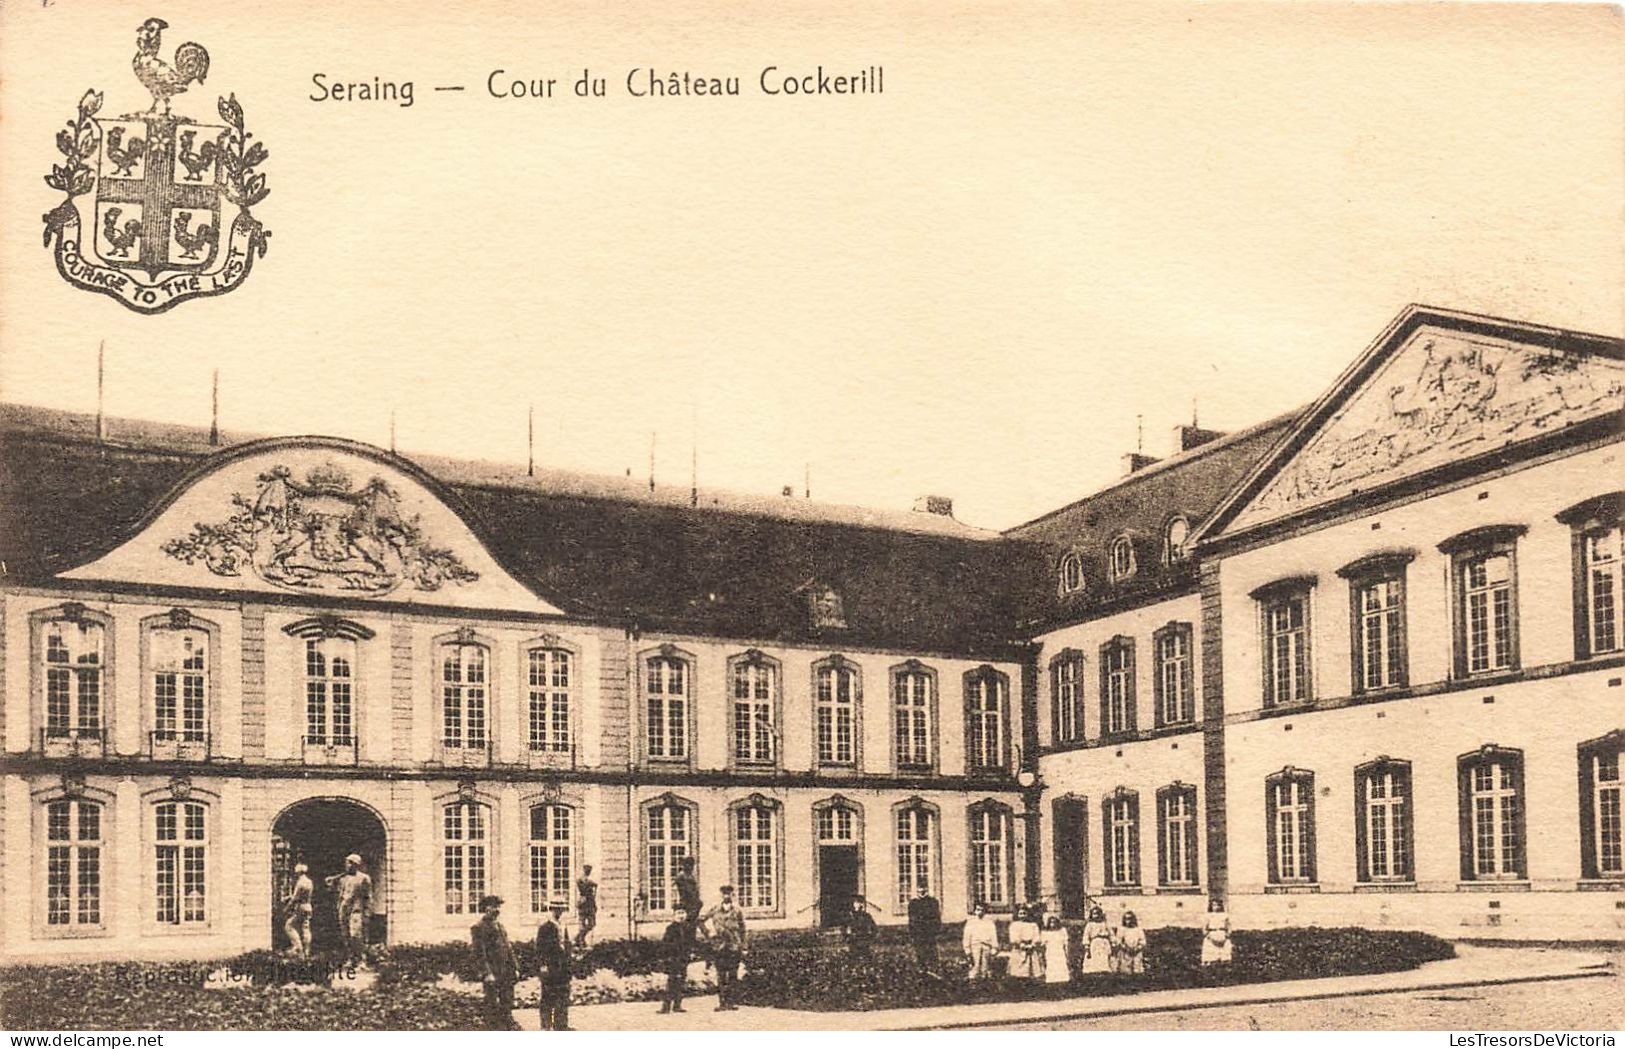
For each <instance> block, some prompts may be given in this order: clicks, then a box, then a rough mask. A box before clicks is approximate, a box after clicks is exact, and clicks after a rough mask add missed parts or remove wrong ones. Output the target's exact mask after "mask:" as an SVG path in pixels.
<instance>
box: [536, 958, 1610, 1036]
mask: <svg viewBox="0 0 1625 1049" xmlns="http://www.w3.org/2000/svg"><path fill="white" fill-rule="evenodd" d="M1622 963H1625V954H1622V952H1621V950H1619V949H1602V948H1591V949H1580V948H1570V947H1523V946H1519V947H1483V946H1472V945H1465V944H1464V945H1460V946H1459V947H1458V957H1456V958H1452V959H1449V960H1447V961H1439V962H1429V963H1428V964H1426V965H1423V966H1422V967H1421V968H1419V969H1415V970H1412V971H1409V972H1398V973H1380V974H1375V975H1370V976H1350V977H1337V978H1332V979H1324V980H1292V981H1283V982H1279V983H1272V984H1249V985H1241V986H1233V987H1215V988H1203V989H1188V990H1173V991H1150V992H1146V993H1143V994H1136V995H1124V996H1114V997H1093V998H1075V999H1066V1000H1062V1001H1042V1002H1007V1003H994V1004H978V1005H961V1006H946V1007H938V1008H931V1009H894V1010H874V1011H869V1012H854V1013H830V1012H802V1011H795V1010H788V1009H766V1008H754V1007H749V1006H747V1007H742V1008H740V1009H738V1010H737V1011H734V1012H727V1013H718V1012H716V1011H715V1010H716V998H715V996H707V997H703V998H691V999H689V1000H688V1002H687V1003H686V1009H687V1011H686V1012H684V1013H683V1014H682V1015H672V1016H662V1015H660V1014H659V1012H658V1009H659V1006H658V1005H656V1004H654V1003H650V1002H636V1003H618V1004H613V1005H592V1006H578V1007H575V1008H573V1009H571V1012H570V1021H571V1025H572V1026H573V1027H575V1028H576V1029H578V1030H587V1031H590V1030H599V1031H603V1030H637V1031H648V1030H695V1031H705V1030H711V1031H720V1030H825V1031H830V1030H909V1029H922V1028H964V1027H1001V1028H1011V1029H1029V1030H1085V1029H1101V1030H1243V1031H1244V1030H1249V1029H1251V1030H1317V1029H1319V1030H1360V1029H1373V1030H1446V1029H1448V1030H1462V1031H1474V1030H1506V1029H1521V1030H1530V1029H1534V1030H1597V1029H1607V1030H1616V1029H1620V1028H1621V1027H1625V975H1622V968H1625V966H1622ZM515 1016H516V1018H517V1019H518V1020H519V1022H520V1024H521V1025H522V1026H524V1027H525V1028H527V1029H530V1030H534V1029H536V1027H537V1014H536V1011H535V1010H534V1009H521V1010H517V1011H516V1012H515Z"/></svg>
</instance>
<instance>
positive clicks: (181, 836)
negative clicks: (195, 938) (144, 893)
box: [153, 801, 209, 925]
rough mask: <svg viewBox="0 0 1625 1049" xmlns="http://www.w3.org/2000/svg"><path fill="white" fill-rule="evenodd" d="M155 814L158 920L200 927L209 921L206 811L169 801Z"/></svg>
mask: <svg viewBox="0 0 1625 1049" xmlns="http://www.w3.org/2000/svg"><path fill="white" fill-rule="evenodd" d="M153 814H154V822H155V833H154V837H153V841H154V857H153V863H154V877H153V886H154V888H155V889H156V891H157V908H156V913H155V917H156V920H157V921H158V923H159V924H161V925H201V924H202V923H203V922H205V921H207V920H208V907H207V902H208V900H207V895H206V892H207V888H208V886H207V875H208V848H209V838H208V830H207V823H206V820H205V815H206V810H205V808H204V806H203V805H202V804H201V803H200V802H195V801H166V802H163V803H162V804H160V805H157V806H155V807H154V810H153Z"/></svg>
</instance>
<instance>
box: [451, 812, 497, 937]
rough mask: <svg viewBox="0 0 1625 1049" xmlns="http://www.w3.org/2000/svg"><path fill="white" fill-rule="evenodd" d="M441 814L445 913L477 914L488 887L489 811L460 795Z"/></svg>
mask: <svg viewBox="0 0 1625 1049" xmlns="http://www.w3.org/2000/svg"><path fill="white" fill-rule="evenodd" d="M440 815H441V821H440V846H441V870H442V872H443V874H444V885H445V904H446V913H447V914H478V913H479V909H480V897H481V896H484V895H485V894H486V892H487V891H488V890H487V888H486V885H487V877H488V875H487V872H488V871H489V870H490V865H489V864H488V863H487V859H488V854H487V849H488V848H489V847H490V822H491V821H490V812H489V810H488V809H487V808H486V806H484V805H482V804H480V803H479V802H477V801H469V800H466V799H459V800H457V801H454V802H452V803H451V804H449V805H446V806H445V807H444V808H442V809H441V812H440Z"/></svg>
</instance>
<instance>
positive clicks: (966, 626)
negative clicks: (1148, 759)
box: [0, 406, 1045, 654]
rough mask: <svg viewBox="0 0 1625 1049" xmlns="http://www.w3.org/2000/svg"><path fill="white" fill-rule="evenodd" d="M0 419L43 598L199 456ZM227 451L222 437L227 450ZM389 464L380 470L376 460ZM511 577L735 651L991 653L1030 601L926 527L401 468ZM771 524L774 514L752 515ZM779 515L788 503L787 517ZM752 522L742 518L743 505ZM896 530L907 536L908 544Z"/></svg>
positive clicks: (1025, 583)
mask: <svg viewBox="0 0 1625 1049" xmlns="http://www.w3.org/2000/svg"><path fill="white" fill-rule="evenodd" d="M108 434H109V439H108V440H107V441H105V442H103V441H98V440H97V439H96V436H95V427H94V422H93V420H91V419H90V418H89V417H87V416H83V415H74V414H70V413H64V412H54V411H49V410H45V409H37V408H20V407H13V406H0V561H3V562H4V563H5V576H4V577H3V578H4V579H7V580H11V581H16V582H27V581H42V580H44V579H47V578H49V577H50V576H52V575H54V574H55V573H57V572H61V571H63V570H66V569H68V568H72V567H75V566H77V565H80V564H84V563H86V562H87V561H90V560H93V559H94V558H96V557H98V556H100V555H102V554H103V553H106V552H107V551H109V550H111V549H112V548H113V547H114V546H116V545H117V544H118V543H120V542H122V541H123V540H124V539H126V538H128V537H129V536H130V535H131V534H132V532H133V530H134V528H135V527H136V525H137V524H138V522H140V520H141V519H142V517H143V515H145V514H146V513H147V512H148V511H149V510H150V509H151V508H152V507H154V506H155V505H156V504H157V503H158V502H159V501H160V500H162V499H163V498H164V496H165V495H167V494H168V493H169V492H170V490H171V489H172V488H173V486H175V485H176V484H177V483H178V482H179V481H180V480H181V479H182V478H184V477H185V476H186V475H187V474H188V473H189V472H191V471H192V470H194V469H197V468H198V467H199V466H200V465H203V462H204V460H205V459H206V458H207V457H208V456H209V455H211V454H218V453H220V452H222V451H223V449H222V448H211V446H210V445H209V444H208V441H207V435H206V433H205V432H204V431H201V430H195V429H191V428H183V427H171V426H166V425H162V424H143V423H136V422H131V421H126V420H112V421H110V422H109V424H108ZM232 443H240V441H239V438H238V437H237V435H230V434H227V435H223V441H222V444H223V445H224V446H229V445H230V444H232ZM379 454H381V455H382V454H385V453H379ZM397 461H399V462H401V463H402V465H403V466H410V467H413V468H415V469H418V470H421V471H422V472H423V473H425V474H427V475H428V477H430V478H432V479H433V480H434V481H436V482H438V484H439V487H440V489H441V491H442V493H443V494H445V495H446V496H447V497H448V502H450V503H451V504H452V506H453V508H454V509H457V510H458V511H460V512H462V513H463V514H464V515H465V516H466V517H467V518H468V520H469V522H470V524H471V525H472V526H473V527H474V529H475V531H476V533H477V534H480V535H481V536H483V537H484V538H487V539H488V540H489V541H490V542H491V545H492V549H493V553H494V555H495V556H496V557H497V559H498V560H499V561H500V562H501V563H502V564H503V566H504V567H505V568H507V569H508V570H509V571H510V572H512V573H513V574H514V575H515V577H516V578H518V579H520V580H521V581H522V582H524V583H526V584H527V585H529V586H531V587H532V588H533V589H535V590H536V592H537V593H538V594H540V595H542V596H544V597H545V598H546V599H548V600H550V601H552V602H554V603H556V604H558V605H559V606H561V607H563V608H564V609H565V610H566V611H567V612H570V613H572V614H576V615H580V616H586V617H593V618H599V619H607V620H611V621H621V620H623V619H629V620H632V621H635V622H637V623H638V624H640V625H641V626H643V627H644V628H645V629H651V628H660V629H667V630H674V631H676V630H683V631H692V632H696V633H704V634H715V635H725V636H733V637H741V638H751V639H761V640H784V641H793V640H799V641H813V640H817V641H819V642H820V643H826V644H828V645H829V646H830V647H831V648H837V647H841V646H843V645H873V646H878V647H891V648H903V649H908V650H915V651H940V652H964V653H989V654H996V653H998V652H1000V651H1001V650H1002V649H1003V646H1004V645H1005V644H1006V643H1007V642H1009V641H1011V640H1013V639H1014V638H1015V636H1016V633H1017V630H1018V627H1017V624H1018V622H1019V621H1020V620H1021V619H1022V618H1024V615H1023V611H1022V604H1023V600H1024V595H1026V594H1030V593H1032V592H1033V589H1034V588H1035V587H1042V586H1043V585H1045V584H1044V583H1043V579H1044V573H1045V569H1044V567H1043V559H1042V557H1041V556H1038V555H1037V551H1036V548H1035V547H1032V546H1031V545H1030V544H1027V543H1023V542H1020V541H1016V540H1011V539H1006V538H1000V537H998V536H997V535H996V534H992V533H982V532H978V531H977V530H974V529H969V528H966V527H965V526H962V525H957V524H956V523H954V522H951V521H949V520H947V519H938V520H929V518H931V517H934V516H936V515H925V514H921V515H918V520H917V521H916V518H913V517H908V518H903V519H902V520H901V521H896V522H893V523H891V524H888V525H885V526H882V525H877V524H874V523H870V522H871V521H873V520H886V519H887V518H888V516H889V517H891V518H896V517H898V516H899V515H885V514H878V515H869V514H865V513H861V512H858V511H855V510H854V509H853V508H842V507H832V508H826V510H825V511H824V512H823V516H820V511H818V510H815V509H812V508H811V507H809V505H808V504H806V503H799V504H797V505H795V506H794V507H791V506H789V505H786V506H785V508H784V510H783V512H781V513H772V512H766V511H765V510H750V509H734V508H723V507H722V506H720V505H719V503H720V497H719V498H717V499H712V498H711V497H710V496H705V497H703V498H702V500H701V505H700V506H698V507H691V506H688V505H686V503H684V504H678V503H675V502H674V501H673V500H671V499H669V498H666V497H664V495H663V493H654V494H653V495H646V496H643V497H636V496H634V495H632V494H630V493H631V491H635V490H636V487H635V486H627V485H616V484H615V483H613V482H612V481H610V480H606V481H605V482H604V483H602V484H597V485H594V484H589V483H581V482H579V479H578V480H577V481H574V482H567V481H559V480H558V478H556V477H555V478H554V479H553V481H557V483H553V482H552V481H550V478H549V476H548V475H543V476H540V477H536V478H527V477H526V476H525V475H524V474H523V472H518V473H517V474H515V475H513V476H509V477H504V476H502V475H501V473H500V471H494V470H492V469H490V468H489V467H488V464H469V463H463V464H457V463H453V462H452V461H450V460H438V459H435V460H430V459H422V460H412V459H408V458H407V457H404V456H403V457H398V459H397ZM762 502H763V503H764V505H765V506H766V508H767V509H776V508H777V506H778V504H775V503H773V502H771V501H762ZM785 503H786V504H790V503H796V501H795V500H786V501H785ZM747 505H748V504H747ZM905 526H908V527H905ZM815 584H817V585H820V586H823V585H827V586H832V587H834V588H835V589H836V590H837V591H838V592H839V593H840V594H841V596H842V598H843V601H844V605H845V615H846V620H847V627H846V628H845V629H824V630H822V631H818V630H814V629H813V628H812V627H811V625H810V617H809V614H808V597H807V590H808V588H809V587H810V586H813V585H815Z"/></svg>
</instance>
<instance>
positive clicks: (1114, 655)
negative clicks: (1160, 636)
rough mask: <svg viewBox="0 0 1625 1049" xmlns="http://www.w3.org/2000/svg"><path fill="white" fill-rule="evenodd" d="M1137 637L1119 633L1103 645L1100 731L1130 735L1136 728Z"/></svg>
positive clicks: (1101, 650)
mask: <svg viewBox="0 0 1625 1049" xmlns="http://www.w3.org/2000/svg"><path fill="white" fill-rule="evenodd" d="M1137 705H1138V701H1137V699H1136V697H1135V694H1134V639H1133V638H1131V637H1123V636H1118V637H1114V638H1112V639H1111V640H1110V641H1108V642H1106V643H1105V644H1104V645H1101V646H1100V731H1101V734H1102V735H1106V736H1118V735H1127V734H1129V733H1131V732H1133V731H1134V730H1135V724H1136V720H1137V713H1138V712H1137V711H1136V710H1135V707H1136V706H1137Z"/></svg>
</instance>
